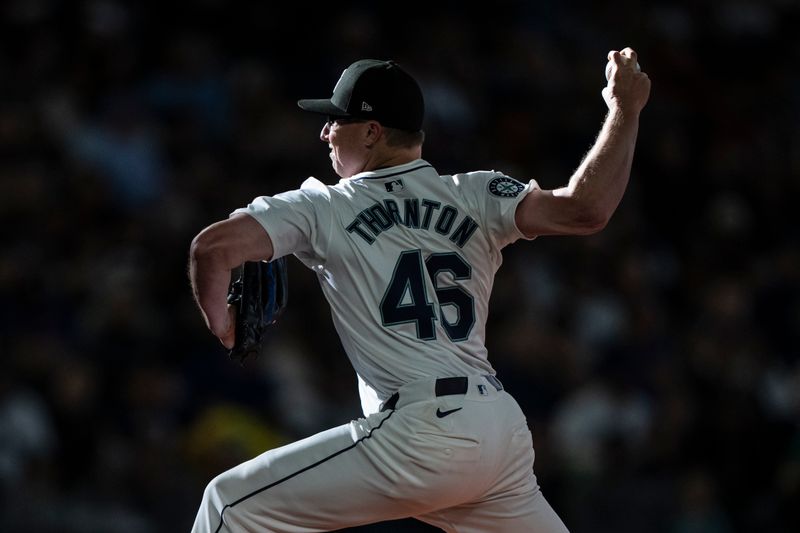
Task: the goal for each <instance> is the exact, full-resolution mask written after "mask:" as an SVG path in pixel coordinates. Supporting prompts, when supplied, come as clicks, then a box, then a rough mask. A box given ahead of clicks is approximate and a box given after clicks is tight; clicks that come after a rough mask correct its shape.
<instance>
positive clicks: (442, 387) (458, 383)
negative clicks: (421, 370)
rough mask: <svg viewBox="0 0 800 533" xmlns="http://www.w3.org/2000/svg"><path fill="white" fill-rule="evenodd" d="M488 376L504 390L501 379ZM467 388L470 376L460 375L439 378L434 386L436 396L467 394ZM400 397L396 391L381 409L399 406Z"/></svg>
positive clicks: (496, 386) (495, 386)
mask: <svg viewBox="0 0 800 533" xmlns="http://www.w3.org/2000/svg"><path fill="white" fill-rule="evenodd" d="M483 377H484V378H486V381H488V382H489V383H491V384H492V385H493V386H494V388H495V389H497V390H498V391H501V390H503V384H502V383H500V380H499V379H497V378H496V377H494V376H492V375H491V374H486V375H484V376H483ZM467 389H469V378H467V377H464V376H460V377H456V378H439V379H437V380H436V386H435V387H434V391H435V394H436V396H437V397H438V396H450V395H452V394H466V393H467ZM399 399H400V393H399V392H395V393H394V394H392V395H391V396H389V399H388V400H386V401H385V402H384V403H383V407H381V411H386V410H388V409H394V408H395V407H396V406H397V401H398V400H399Z"/></svg>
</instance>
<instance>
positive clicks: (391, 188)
mask: <svg viewBox="0 0 800 533" xmlns="http://www.w3.org/2000/svg"><path fill="white" fill-rule="evenodd" d="M384 185H385V186H386V192H400V191H402V190H403V189H405V188H406V186H405V185H403V180H392V181H390V182H389V183H385V184H384Z"/></svg>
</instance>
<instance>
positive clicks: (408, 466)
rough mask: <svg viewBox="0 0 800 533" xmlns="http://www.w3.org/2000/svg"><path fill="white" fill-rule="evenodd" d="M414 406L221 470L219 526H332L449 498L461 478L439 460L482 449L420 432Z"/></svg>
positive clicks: (409, 512)
mask: <svg viewBox="0 0 800 533" xmlns="http://www.w3.org/2000/svg"><path fill="white" fill-rule="evenodd" d="M413 411H414V410H413V409H403V410H399V411H387V412H384V413H377V414H375V415H372V416H370V417H369V418H367V419H360V420H357V421H354V422H351V423H350V424H346V425H343V426H340V427H338V428H334V429H331V430H328V431H325V432H322V433H319V434H317V435H314V436H313V437H309V438H307V439H304V440H301V441H298V442H295V443H293V444H290V445H287V446H284V447H281V448H278V449H275V450H271V451H269V452H266V453H264V454H262V455H260V456H258V457H256V458H255V459H253V460H251V461H248V462H246V463H243V464H241V465H239V466H237V467H235V468H233V469H231V470H229V471H227V472H225V473H223V474H221V475H220V476H218V477H217V478H216V479H215V480H214V481H213V482H212V485H214V492H215V493H216V494H217V495H218V496H217V498H216V500H217V502H216V507H217V509H218V511H219V515H220V519H219V520H220V521H221V522H224V525H223V526H221V527H220V528H219V529H218V531H230V532H239V531H261V530H263V531H275V532H283V531H285V532H295V531H297V532H299V531H303V532H306V531H329V530H334V529H341V528H345V527H350V526H354V525H360V524H366V523H372V522H379V521H383V520H392V519H397V518H404V517H408V516H414V515H417V514H422V513H425V512H430V511H431V510H433V509H435V508H440V507H442V506H445V505H448V504H450V503H451V502H442V501H440V500H441V498H442V497H443V495H444V496H446V497H450V496H449V495H452V494H453V493H454V491H453V490H452V487H454V486H463V483H462V482H461V481H460V480H458V479H454V478H453V476H447V475H442V472H441V469H439V468H437V465H439V464H442V463H444V462H446V461H448V460H452V459H453V455H454V454H460V456H459V459H461V460H464V461H470V460H472V461H477V460H478V459H479V456H480V453H479V450H474V449H472V448H471V446H469V443H467V445H466V447H467V449H466V450H460V449H458V448H456V447H455V446H458V445H460V443H451V442H444V443H438V442H436V441H435V440H434V441H433V443H432V444H429V443H428V441H429V440H430V439H424V440H419V439H417V438H415V437H414V436H415V435H416V434H417V433H418V431H417V430H418V422H417V417H416V414H415V413H413ZM439 455H441V457H439ZM210 486H211V485H210ZM220 521H218V523H221V522H220Z"/></svg>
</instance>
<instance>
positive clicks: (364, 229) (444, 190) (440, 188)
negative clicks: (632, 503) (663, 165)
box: [192, 160, 567, 533]
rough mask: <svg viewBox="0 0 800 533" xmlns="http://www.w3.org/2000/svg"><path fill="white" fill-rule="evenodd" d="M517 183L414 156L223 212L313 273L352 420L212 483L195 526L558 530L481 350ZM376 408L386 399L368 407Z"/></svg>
mask: <svg viewBox="0 0 800 533" xmlns="http://www.w3.org/2000/svg"><path fill="white" fill-rule="evenodd" d="M534 187H536V184H535V182H532V181H531V182H529V183H528V184H527V185H525V184H522V183H520V182H518V181H516V180H513V179H512V178H509V177H508V176H504V175H503V174H500V173H497V172H472V173H468V174H457V175H454V176H439V175H438V174H437V173H436V171H435V170H434V169H433V168H432V167H431V165H429V164H428V163H427V162H425V161H423V160H417V161H413V162H411V163H408V164H405V165H400V166H396V167H392V168H386V169H382V170H376V171H372V172H363V173H361V174H357V175H355V176H353V177H351V178H348V179H343V180H341V181H340V182H339V183H338V184H337V185H333V186H325V185H323V184H322V183H320V182H319V181H317V180H315V179H309V180H307V181H306V182H305V183H304V184H303V187H302V188H301V189H300V190H296V191H291V192H287V193H282V194H278V195H276V196H273V197H262V198H257V199H256V200H254V201H253V202H252V203H251V204H250V205H249V206H247V207H246V208H244V209H241V210H237V211H236V212H241V213H247V214H249V215H251V216H253V217H255V219H256V220H258V221H259V222H260V223H261V224H262V225H263V226H264V228H266V230H267V232H268V233H269V235H270V237H271V238H272V242H273V246H274V256H275V257H281V256H284V255H287V254H290V253H294V254H295V255H296V256H297V257H299V258H300V259H301V260H302V261H303V262H304V263H305V264H306V265H307V266H308V267H310V268H311V269H313V270H314V271H315V272H316V273H317V275H318V276H319V280H320V283H321V285H322V288H323V291H324V292H325V296H326V297H327V299H328V302H329V303H330V305H331V308H332V310H333V320H334V323H335V325H336V329H337V331H338V332H339V335H340V337H341V339H342V343H343V345H344V347H345V349H346V351H347V354H348V356H349V358H350V361H351V362H352V364H353V366H354V367H355V369H356V372H357V373H358V376H359V383H360V385H361V386H360V392H361V399H362V406H363V409H364V412H365V416H364V418H359V419H357V420H352V421H350V422H349V423H347V424H343V425H341V426H339V427H336V428H331V429H329V430H326V431H322V432H320V433H317V434H316V435H312V436H310V437H307V438H305V439H302V440H299V441H297V442H293V443H291V444H287V445H285V446H281V447H280V448H275V449H273V450H268V451H265V452H264V453H263V454H261V455H259V456H258V457H255V458H253V459H251V460H249V461H246V462H244V463H242V464H240V465H238V466H235V467H234V468H231V469H230V470H228V471H226V472H224V473H222V474H220V475H218V476H217V477H215V478H214V479H213V480H212V481H211V482H210V483H209V484H208V486H207V487H206V490H205V492H204V493H203V501H202V503H201V505H200V509H199V510H198V513H197V516H196V518H195V523H194V527H193V529H192V531H193V533H211V532H213V533H222V532H226V533H234V532H235V533H243V532H248V533H249V532H254V531H274V532H283V533H308V532H311V531H331V530H339V529H342V528H345V527H351V526H355V525H360V524H368V523H373V522H379V521H382V520H391V519H397V518H403V517H409V516H413V517H415V518H417V519H419V520H422V521H424V522H427V523H429V524H433V525H435V526H436V527H438V528H441V529H442V530H444V531H446V532H448V533H456V532H457V533H488V532H492V533H519V532H521V531H535V532H537V533H566V532H567V529H566V527H565V526H564V524H563V522H562V521H561V520H560V518H559V517H558V515H557V514H556V513H555V512H554V511H553V509H552V508H551V507H550V504H549V503H548V502H547V500H546V499H545V497H544V495H543V494H542V492H541V490H540V489H539V486H538V482H537V480H536V476H535V475H534V473H533V463H534V451H533V442H532V435H531V432H530V430H529V428H528V425H527V421H526V419H525V415H524V413H523V412H522V410H521V409H520V407H519V405H518V404H517V402H516V401H515V400H514V398H513V397H512V396H511V395H510V394H508V393H507V392H506V391H505V390H504V389H503V387H502V384H501V383H500V381H499V380H497V379H496V378H495V377H494V376H493V374H494V371H493V369H492V366H491V365H490V364H489V361H488V360H487V354H486V347H485V346H484V338H485V331H484V327H485V323H486V317H487V314H488V306H489V294H490V293H491V290H492V280H493V277H494V274H495V272H496V271H497V269H498V268H499V267H500V263H501V255H500V250H501V249H502V248H503V247H504V246H505V245H507V244H509V243H511V242H513V241H515V240H517V239H519V238H520V237H522V234H521V233H520V232H519V230H518V229H517V228H516V226H515V224H514V212H515V210H516V206H517V205H518V203H519V201H520V199H521V198H523V197H524V195H525V194H527V193H528V192H529V191H530V190H532V188H534ZM381 404H383V405H381Z"/></svg>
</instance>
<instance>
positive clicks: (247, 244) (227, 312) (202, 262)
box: [189, 214, 273, 348]
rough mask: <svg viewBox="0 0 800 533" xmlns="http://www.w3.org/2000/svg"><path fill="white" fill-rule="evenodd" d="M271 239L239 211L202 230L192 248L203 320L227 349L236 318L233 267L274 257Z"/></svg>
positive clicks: (195, 287) (191, 268)
mask: <svg viewBox="0 0 800 533" xmlns="http://www.w3.org/2000/svg"><path fill="white" fill-rule="evenodd" d="M272 251H273V250H272V240H271V239H270V237H269V235H268V234H267V232H266V231H265V230H264V228H263V227H262V226H261V224H259V223H258V222H257V221H256V220H255V219H254V218H253V217H251V216H249V215H245V214H236V215H233V216H232V217H231V218H229V219H227V220H223V221H221V222H217V223H215V224H212V225H210V226H208V227H207V228H205V229H204V230H203V231H201V232H200V233H199V234H198V235H197V236H196V237H195V238H194V239H193V240H192V245H191V247H190V249H189V280H190V282H191V284H192V292H193V294H194V298H195V301H196V302H197V305H198V307H199V308H200V312H201V313H202V315H203V319H204V320H205V321H206V325H207V326H208V329H210V330H211V332H212V333H213V334H214V335H216V336H217V337H218V338H219V340H220V342H222V344H223V345H224V346H225V347H226V348H232V347H233V341H234V331H235V320H234V317H233V314H232V313H233V311H232V309H229V308H228V301H227V298H228V285H229V284H230V279H231V270H233V269H234V268H236V267H238V266H239V265H241V264H242V263H244V262H245V261H258V260H261V259H263V260H270V259H272Z"/></svg>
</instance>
